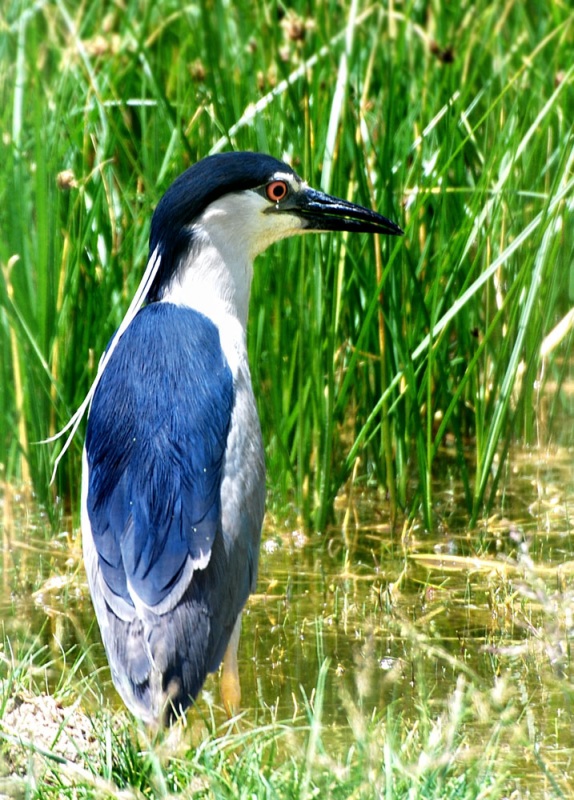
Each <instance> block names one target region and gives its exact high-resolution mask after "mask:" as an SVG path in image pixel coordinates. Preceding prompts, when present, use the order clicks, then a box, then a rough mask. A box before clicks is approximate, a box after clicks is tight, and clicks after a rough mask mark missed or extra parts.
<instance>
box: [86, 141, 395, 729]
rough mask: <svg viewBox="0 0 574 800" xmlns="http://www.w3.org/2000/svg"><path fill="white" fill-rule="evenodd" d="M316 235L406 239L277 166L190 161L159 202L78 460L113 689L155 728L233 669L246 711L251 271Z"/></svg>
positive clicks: (258, 479) (252, 568)
mask: <svg viewBox="0 0 574 800" xmlns="http://www.w3.org/2000/svg"><path fill="white" fill-rule="evenodd" d="M311 231H319V232H320V231H364V232H367V233H386V234H391V235H399V234H401V233H402V231H401V229H400V228H399V227H398V226H397V225H395V224H394V223H393V222H390V221H389V220H387V219H385V218H384V217H382V216H380V215H379V214H376V213H375V212H374V211H369V210H368V209H366V208H362V207H361V206H357V205H354V204H352V203H348V202H345V201H343V200H339V199H337V198H334V197H330V196H328V195H326V194H323V193H321V192H318V191H315V190H313V189H310V188H308V187H307V186H306V184H305V183H303V181H302V180H301V179H300V178H299V177H298V176H297V175H296V174H295V172H294V171H293V170H292V169H291V168H290V167H288V166H287V165H286V164H284V163H282V162H281V161H277V160H276V159H274V158H271V157H270V156H266V155H259V154H257V153H226V154H222V155H215V156H210V157H208V158H205V159H204V160H203V161H200V162H199V163H197V164H195V165H194V166H193V167H191V168H190V169H188V170H187V171H186V172H184V173H183V175H180V177H179V178H177V180H176V181H175V182H174V183H173V184H172V185H171V187H170V188H169V189H168V190H167V192H166V193H165V195H164V196H163V198H162V199H161V200H160V202H159V205H158V206H157V209H156V211H155V213H154V216H153V220H152V226H151V236H150V260H149V262H148V269H147V271H146V276H147V285H145V283H144V288H143V290H142V293H141V297H140V299H141V300H142V301H143V302H144V305H143V307H141V309H139V310H137V309H135V311H134V313H133V314H132V315H131V318H129V319H128V320H127V322H126V324H124V325H123V326H122V327H121V328H120V330H119V331H118V332H117V333H116V336H115V338H114V339H112V342H111V344H110V346H109V347H108V351H107V353H106V355H105V356H104V358H103V361H102V364H101V369H100V374H99V378H98V382H97V387H96V389H95V393H94V395H93V399H92V405H91V409H90V415H89V420H88V429H87V435H86V444H85V450H84V475H83V489H82V528H83V541H84V557H85V563H86V569H87V573H88V582H89V585H90V591H91V594H92V599H93V603H94V607H95V610H96V615H97V618H98V623H99V626H100V630H101V634H102V639H103V642H104V646H105V649H106V653H107V656H108V660H109V663H110V668H111V673H112V678H113V681H114V684H115V685H116V688H117V689H118V691H119V693H120V695H121V696H122V698H123V700H124V702H125V704H126V705H127V706H128V708H129V709H130V710H131V711H132V712H133V713H134V714H135V715H136V716H137V717H139V718H140V719H142V720H144V721H146V722H148V723H152V724H157V723H158V722H159V723H161V722H164V721H171V720H173V719H174V718H175V717H177V716H178V715H179V714H181V713H183V712H184V711H185V709H186V708H187V707H188V706H189V704H190V703H191V702H192V700H193V699H194V698H195V697H196V696H197V694H198V692H199V690H200V689H201V687H202V685H203V683H204V681H205V678H206V675H207V674H208V673H209V672H214V671H215V670H217V669H218V668H219V666H220V664H221V662H222V661H223V669H222V677H221V694H222V699H223V703H224V705H225V707H226V708H227V710H228V712H229V713H233V712H234V711H235V710H236V709H237V708H238V706H239V701H240V689H239V675H238V668H237V648H238V643H239V634H240V624H241V611H242V609H243V606H244V605H245V602H246V600H247V598H248V596H249V594H250V592H252V591H253V589H254V586H255V581H256V578H257V564H258V553H259V541H260V536H261V525H262V520H263V509H264V499H265V465H264V454H263V444H262V439H261V430H260V426H259V419H258V417H257V410H256V407H255V400H254V397H253V390H252V387H251V379H250V375H249V365H248V363H247V347H246V333H245V331H246V325H247V312H248V307H249V293H250V288H251V279H252V275H253V260H254V259H255V257H256V256H257V255H258V254H259V253H261V252H263V250H265V249H266V248H267V247H269V245H271V244H273V242H276V241H278V240H279V239H283V238H285V237H286V236H293V235H295V234H301V233H308V232H311ZM136 311H137V313H136Z"/></svg>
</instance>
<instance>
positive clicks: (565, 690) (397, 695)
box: [0, 450, 574, 765]
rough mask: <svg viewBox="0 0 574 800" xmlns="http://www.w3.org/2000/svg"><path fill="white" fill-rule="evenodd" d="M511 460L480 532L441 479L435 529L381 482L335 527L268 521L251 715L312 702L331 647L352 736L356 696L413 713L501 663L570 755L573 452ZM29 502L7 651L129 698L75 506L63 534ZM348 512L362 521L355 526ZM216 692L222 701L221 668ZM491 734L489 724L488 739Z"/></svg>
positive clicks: (336, 708)
mask: <svg viewBox="0 0 574 800" xmlns="http://www.w3.org/2000/svg"><path fill="white" fill-rule="evenodd" d="M512 464H513V472H512V475H510V476H509V480H508V482H507V484H506V486H504V487H503V488H502V489H501V492H500V502H499V506H498V508H497V511H496V513H495V514H494V515H493V516H492V517H491V518H490V519H488V520H484V522H483V524H482V526H481V528H480V530H479V531H473V532H469V531H468V530H467V529H466V528H465V514H464V513H463V511H462V510H461V507H460V504H457V497H456V491H454V490H453V487H452V485H449V486H448V487H444V486H443V487H441V486H437V487H436V498H437V513H438V512H440V514H441V519H442V524H441V528H440V530H439V532H438V533H435V534H429V533H427V532H425V531H424V530H422V529H419V528H417V527H416V526H413V527H412V528H411V529H410V530H409V531H408V532H407V533H406V534H403V535H402V536H401V535H396V534H392V532H391V528H390V525H389V520H388V519H387V518H386V516H385V508H384V506H381V504H380V500H379V498H378V496H377V495H376V493H374V494H373V493H368V492H365V493H364V494H362V495H360V496H358V497H357V494H356V490H355V492H354V500H353V502H354V504H355V505H354V508H353V513H352V514H347V513H346V512H347V511H348V509H347V508H346V507H345V498H342V500H341V507H342V510H341V512H340V523H339V526H338V527H334V528H332V529H331V530H329V531H328V532H326V533H325V534H324V535H321V536H320V535H318V534H315V535H311V536H309V537H305V536H303V535H302V534H301V533H300V532H299V531H289V530H272V529H270V527H268V528H266V531H265V540H264V545H263V548H262V553H261V567H260V576H259V583H258V592H257V594H256V595H254V596H253V597H252V598H251V601H250V603H249V605H248V608H247V611H246V613H245V616H244V623H243V635H242V642H241V648H240V658H241V665H240V671H241V675H242V690H243V706H244V708H245V710H246V718H247V719H248V720H250V721H251V722H253V723H257V722H259V721H265V720H268V719H269V718H277V719H289V718H291V717H294V716H297V715H300V714H301V713H302V712H303V711H304V706H305V702H306V701H309V702H312V699H313V692H314V690H315V687H316V685H317V680H318V675H319V671H320V669H321V667H322V665H323V664H324V663H325V661H326V660H328V664H329V667H328V677H327V681H326V687H325V697H324V706H323V715H324V716H323V719H324V723H325V725H326V726H327V729H329V730H330V731H331V735H332V737H333V742H335V741H336V740H337V739H338V738H340V739H341V740H344V737H345V730H347V728H348V724H349V722H348V720H349V703H355V704H359V705H360V706H361V707H362V708H365V709H368V710H369V712H371V711H372V710H374V709H376V710H377V711H378V712H382V711H384V709H386V708H388V707H389V705H390V704H392V703H394V704H398V705H399V706H400V713H401V715H402V718H403V719H404V720H405V721H406V722H407V723H408V721H409V719H410V718H411V717H412V719H413V720H414V719H415V718H416V707H417V698H419V697H420V696H425V697H432V698H433V701H436V704H437V707H440V704H441V702H444V701H445V699H446V698H448V697H450V696H451V694H452V692H453V690H454V687H455V685H456V681H457V676H458V675H460V674H461V673H463V674H465V675H466V676H467V678H468V680H469V681H471V682H472V683H474V684H475V685H476V686H477V687H479V688H481V689H485V690H486V689H488V690H490V689H492V691H495V688H496V686H497V685H498V682H499V681H500V680H501V679H502V678H503V679H504V680H505V681H506V682H507V683H508V684H509V685H511V686H512V689H513V691H516V692H517V693H518V695H519V696H520V697H523V698H524V708H525V709H526V710H527V713H528V715H529V723H528V724H529V725H530V726H531V727H532V730H533V731H534V733H533V735H534V736H535V737H536V738H537V739H538V740H539V742H540V744H541V746H542V747H544V748H546V755H547V757H548V754H549V753H550V754H551V758H552V759H553V760H554V761H555V763H556V764H557V765H561V764H563V763H566V760H567V758H568V756H567V753H568V749H569V748H572V747H574V741H573V738H574V735H573V728H572V716H571V707H570V703H571V699H572V696H573V683H574V681H573V679H574V675H573V674H572V664H571V660H570V655H569V647H570V645H569V642H570V640H571V637H572V633H573V629H574V621H573V619H572V608H573V607H574V591H573V590H572V571H571V570H568V569H566V570H564V569H562V570H561V569H558V568H557V567H558V565H560V564H562V563H563V562H567V561H571V560H574V546H573V544H574V543H573V541H572V532H571V523H570V506H571V504H572V502H573V501H574V470H573V467H572V458H571V453H570V452H569V451H567V450H565V451H562V452H560V453H558V454H556V456H555V457H554V458H553V459H552V460H549V459H547V458H546V457H545V458H542V457H541V456H540V454H536V453H533V452H526V453H519V454H515V455H514V456H513V459H512ZM4 502H6V501H4ZM4 507H5V506H4ZM32 508H33V505H32V504H30V503H23V502H19V501H18V500H15V501H14V502H13V503H12V508H11V510H10V514H6V513H5V515H4V517H5V520H6V519H9V520H10V522H9V524H8V525H6V524H5V525H4V530H3V552H2V565H3V569H2V578H1V581H0V586H1V592H0V609H1V614H2V620H3V626H4V632H5V639H6V643H7V644H6V646H5V651H4V658H5V661H8V662H10V661H11V660H13V659H18V658H23V654H25V653H26V652H27V651H29V652H30V653H33V654H35V658H36V660H37V664H38V666H39V665H40V663H42V662H43V663H48V664H49V669H48V671H47V674H48V680H49V683H50V685H49V686H48V687H47V688H48V689H51V690H53V689H54V688H56V687H57V686H59V685H61V682H62V679H63V678H62V676H63V675H64V674H65V673H66V671H70V670H73V671H74V676H75V679H77V681H78V683H80V682H82V681H84V682H86V683H87V684H88V685H90V686H91V689H90V692H89V693H87V694H86V696H85V703H86V704H87V705H89V704H90V703H96V704H97V703H101V702H102V700H103V699H104V698H105V702H109V703H112V704H114V705H115V704H117V707H118V708H120V707H121V703H120V701H119V699H118V698H117V695H116V694H115V691H114V689H113V686H112V684H111V679H110V676H109V671H108V669H107V664H106V661H105V656H104V652H103V648H102V645H101V642H100V639H99V633H98V630H97V626H96V624H95V620H94V616H93V613H92V607H91V602H90V599H89V595H88V589H87V584H86V579H85V575H84V571H83V565H82V560H81V546H80V539H79V534H78V532H76V531H72V529H71V525H70V522H69V520H64V521H63V524H62V525H61V529H62V530H61V533H60V534H59V535H57V536H55V537H53V536H51V535H50V536H49V537H47V536H46V531H47V530H48V526H47V522H46V520H45V518H44V517H43V516H42V514H41V513H39V512H37V511H31V509H32ZM349 518H351V519H356V520H360V525H359V524H357V525H355V526H353V527H352V528H351V527H347V528H346V530H343V529H342V526H343V521H344V520H348V519H349ZM8 646H11V647H12V651H13V652H12V653H10V652H8V650H7V647H8ZM40 651H41V654H40V655H38V653H40ZM94 674H96V675H97V676H98V678H97V681H96V684H97V688H98V691H95V690H94V679H93V675H94ZM90 681H91V684H90ZM206 692H207V693H208V694H207V697H208V699H209V696H211V697H213V699H214V702H215V703H219V695H218V689H217V684H216V680H215V678H211V679H209V681H208V683H207V684H206ZM205 702H206V697H205V696H204V697H203V699H201V700H200V706H201V704H202V703H205ZM485 726H486V722H485ZM481 735H483V732H482V731H481V730H480V726H477V729H476V740H477V742H480V737H481ZM518 757H519V756H517V758H518Z"/></svg>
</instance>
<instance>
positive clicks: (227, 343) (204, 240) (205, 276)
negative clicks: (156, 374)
mask: <svg viewBox="0 0 574 800" xmlns="http://www.w3.org/2000/svg"><path fill="white" fill-rule="evenodd" d="M219 245H220V246H218V243H216V242H214V241H213V240H212V239H210V237H208V236H206V235H204V234H203V232H198V233H197V234H196V235H195V236H194V240H193V244H192V247H191V249H190V250H189V252H188V253H187V254H186V255H185V256H184V257H183V261H182V263H181V264H180V265H179V268H178V269H177V271H176V274H175V276H174V278H173V280H172V282H171V284H170V285H169V287H168V288H167V289H166V291H165V292H164V294H163V297H162V301H163V302H168V303H175V304H176V305H181V306H187V307H188V308H193V309H194V310H195V311H199V312H200V313H201V314H203V315H204V316H206V317H208V319H210V320H211V321H212V322H213V323H214V324H215V325H216V326H217V328H218V329H219V335H220V339H221V346H222V348H223V351H224V353H225V356H226V358H227V360H228V362H229V365H230V367H231V369H232V371H233V372H234V373H235V372H236V370H237V368H238V367H239V365H240V364H242V363H243V362H245V363H246V359H247V351H246V329H247V314H248V310H249V295H250V291H251V280H252V278H253V262H252V260H251V259H250V258H249V257H248V256H247V255H245V254H244V253H242V252H241V248H235V249H234V248H230V247H227V246H225V243H223V246H221V243H219Z"/></svg>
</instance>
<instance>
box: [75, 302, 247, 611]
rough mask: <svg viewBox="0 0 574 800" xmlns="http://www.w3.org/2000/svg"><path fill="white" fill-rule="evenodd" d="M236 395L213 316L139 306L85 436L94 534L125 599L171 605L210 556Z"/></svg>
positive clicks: (103, 565)
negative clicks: (211, 318)
mask: <svg viewBox="0 0 574 800" xmlns="http://www.w3.org/2000/svg"><path fill="white" fill-rule="evenodd" d="M233 402H234V397H233V379H232V375H231V371H230V369H229V366H228V364H227V361H226V359H225V357H224V355H223V352H222V350H221V344H220V340H219V332H218V330H217V328H216V327H215V325H214V324H213V323H212V322H211V321H210V320H208V319H207V318H206V317H204V316H203V315H202V314H200V313H199V312H197V311H193V310H192V309H189V308H182V307H180V306H176V305H173V304H170V303H153V304H151V305H148V306H146V307H144V308H143V309H142V310H141V311H140V312H139V313H138V314H137V316H136V317H135V318H134V320H133V322H132V323H131V325H130V327H129V328H128V329H127V331H126V332H125V333H124V335H123V337H122V339H121V340H120V342H119V343H118V346H117V348H116V351H115V352H114V354H113V357H112V358H111V360H110V363H109V364H108V366H107V367H106V370H105V372H104V374H103V375H102V378H101V380H100V383H99V385H98V388H97V390H96V393H95V395H94V399H93V402H92V407H91V410H90V416H89V420H88V431H87V436H86V455H87V461H88V469H89V486H88V498H87V508H88V514H89V519H90V525H91V529H92V534H93V539H94V544H95V548H96V551H97V555H98V560H99V565H100V569H101V574H102V577H103V579H104V581H105V582H106V584H107V586H108V587H109V589H110V590H111V592H112V593H113V594H114V595H117V596H119V597H121V598H122V599H123V600H124V601H127V602H128V603H132V604H133V601H134V595H135V598H136V600H139V601H141V602H142V603H143V604H144V605H146V606H148V607H150V608H153V607H157V606H159V605H163V607H166V603H167V607H172V605H173V604H175V602H177V600H178V599H179V597H180V596H181V594H182V592H183V591H184V590H185V586H180V584H181V583H182V580H183V581H184V579H185V576H187V575H189V574H191V573H190V568H191V569H193V568H204V567H205V566H206V564H207V562H208V560H209V557H210V554H211V549H212V546H213V542H214V538H215V535H216V532H217V530H218V528H219V526H220V517H221V499H220V488H221V480H222V470H223V463H224V458H225V449H226V444H227V436H228V432H229V426H230V421H231V413H232V409H233ZM184 582H185V581H184ZM178 587H179V589H178ZM172 600H173V602H171V601H172Z"/></svg>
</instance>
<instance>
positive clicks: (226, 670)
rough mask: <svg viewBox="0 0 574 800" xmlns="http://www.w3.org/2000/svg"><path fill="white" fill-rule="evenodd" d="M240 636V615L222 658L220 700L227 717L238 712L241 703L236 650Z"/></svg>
mask: <svg viewBox="0 0 574 800" xmlns="http://www.w3.org/2000/svg"><path fill="white" fill-rule="evenodd" d="M240 635H241V614H239V616H238V617H237V621H236V622H235V626H234V628H233V633H232V634H231V638H230V640H229V644H228V645H227V650H226V651H225V655H224V656H223V670H222V673H221V683H220V690H221V699H222V700H223V705H224V707H225V710H226V711H227V715H228V716H229V717H232V716H234V714H236V713H237V712H238V711H239V705H240V703H241V687H240V685H239V668H238V666H237V649H238V648H239V636H240Z"/></svg>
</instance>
